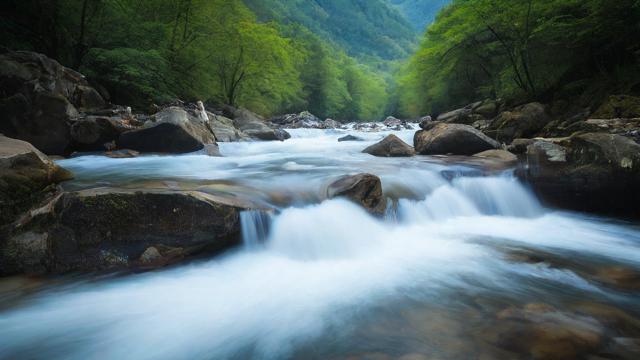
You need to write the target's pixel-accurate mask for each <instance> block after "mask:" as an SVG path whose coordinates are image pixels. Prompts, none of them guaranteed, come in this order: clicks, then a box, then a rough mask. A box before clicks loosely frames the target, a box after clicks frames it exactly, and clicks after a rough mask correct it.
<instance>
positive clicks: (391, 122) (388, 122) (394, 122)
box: [382, 116, 404, 127]
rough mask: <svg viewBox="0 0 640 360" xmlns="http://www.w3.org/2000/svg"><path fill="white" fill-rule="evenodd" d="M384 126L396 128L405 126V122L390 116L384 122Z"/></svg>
mask: <svg viewBox="0 0 640 360" xmlns="http://www.w3.org/2000/svg"><path fill="white" fill-rule="evenodd" d="M382 123H383V124H384V126H386V127H396V126H400V125H403V124H404V121H402V120H400V119H397V118H395V117H393V116H388V117H387V118H386V119H384V121H383V122H382Z"/></svg>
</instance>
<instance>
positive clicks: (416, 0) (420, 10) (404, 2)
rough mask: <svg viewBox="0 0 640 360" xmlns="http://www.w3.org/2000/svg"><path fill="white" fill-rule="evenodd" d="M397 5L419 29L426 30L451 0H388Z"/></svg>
mask: <svg viewBox="0 0 640 360" xmlns="http://www.w3.org/2000/svg"><path fill="white" fill-rule="evenodd" d="M388 1H389V2H390V3H391V4H393V5H395V6H396V7H397V8H398V9H399V10H400V12H402V14H404V16H405V17H406V18H407V19H408V20H409V22H411V24H413V26H415V28H416V29H417V30H418V31H424V29H425V28H426V27H427V25H429V24H431V23H432V22H433V20H434V19H435V18H436V15H438V12H439V11H440V9H442V8H443V7H444V6H446V5H447V4H448V3H450V2H451V0H388Z"/></svg>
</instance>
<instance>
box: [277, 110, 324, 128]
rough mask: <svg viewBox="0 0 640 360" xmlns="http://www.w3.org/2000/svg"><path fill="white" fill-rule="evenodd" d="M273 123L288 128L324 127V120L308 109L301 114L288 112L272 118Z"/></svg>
mask: <svg viewBox="0 0 640 360" xmlns="http://www.w3.org/2000/svg"><path fill="white" fill-rule="evenodd" d="M270 121H271V123H273V124H275V125H278V126H283V127H285V128H288V129H299V128H308V129H320V128H322V127H323V122H322V120H320V118H318V117H317V116H315V115H313V114H312V113H310V112H308V111H303V112H301V113H299V114H286V115H281V116H277V117H274V118H272V119H271V120H270Z"/></svg>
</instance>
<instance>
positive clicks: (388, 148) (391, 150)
mask: <svg viewBox="0 0 640 360" xmlns="http://www.w3.org/2000/svg"><path fill="white" fill-rule="evenodd" d="M362 152H363V153H367V154H371V155H373V156H380V157H408V156H413V155H415V151H414V150H413V147H411V146H410V145H409V144H407V143H405V142H404V141H402V140H400V138H399V137H397V136H395V135H393V134H391V135H389V136H387V137H386V138H384V139H383V140H382V141H380V142H378V143H375V144H373V145H371V146H369V147H367V148H366V149H364V150H363V151H362Z"/></svg>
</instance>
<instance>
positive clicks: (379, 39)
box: [244, 0, 419, 60]
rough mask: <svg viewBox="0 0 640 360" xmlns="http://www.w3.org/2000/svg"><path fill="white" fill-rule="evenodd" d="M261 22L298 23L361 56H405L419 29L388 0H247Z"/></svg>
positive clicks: (401, 57)
mask: <svg viewBox="0 0 640 360" xmlns="http://www.w3.org/2000/svg"><path fill="white" fill-rule="evenodd" d="M244 2H245V3H246V5H247V6H248V7H249V8H251V9H252V10H253V11H254V12H255V13H256V15H257V16H258V19H259V20H261V21H270V20H275V21H278V22H280V23H283V24H288V23H298V24H301V25H303V26H305V27H306V28H308V29H309V30H311V31H312V32H313V33H315V34H317V35H319V36H320V37H322V38H324V39H325V40H328V41H330V42H333V43H335V44H337V45H339V46H340V47H342V48H344V49H345V51H346V52H347V53H348V54H349V55H351V56H355V57H358V58H365V59H366V58H370V57H373V58H380V59H384V60H394V59H403V58H406V57H407V56H408V55H410V54H411V53H412V52H413V50H414V46H415V44H416V41H417V37H418V35H419V31H416V28H415V27H414V26H413V25H412V24H411V23H410V22H409V21H408V20H407V19H406V18H405V16H403V14H401V13H400V11H399V9H403V8H402V7H401V6H400V7H396V6H393V5H391V4H390V3H389V2H388V0H244Z"/></svg>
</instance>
